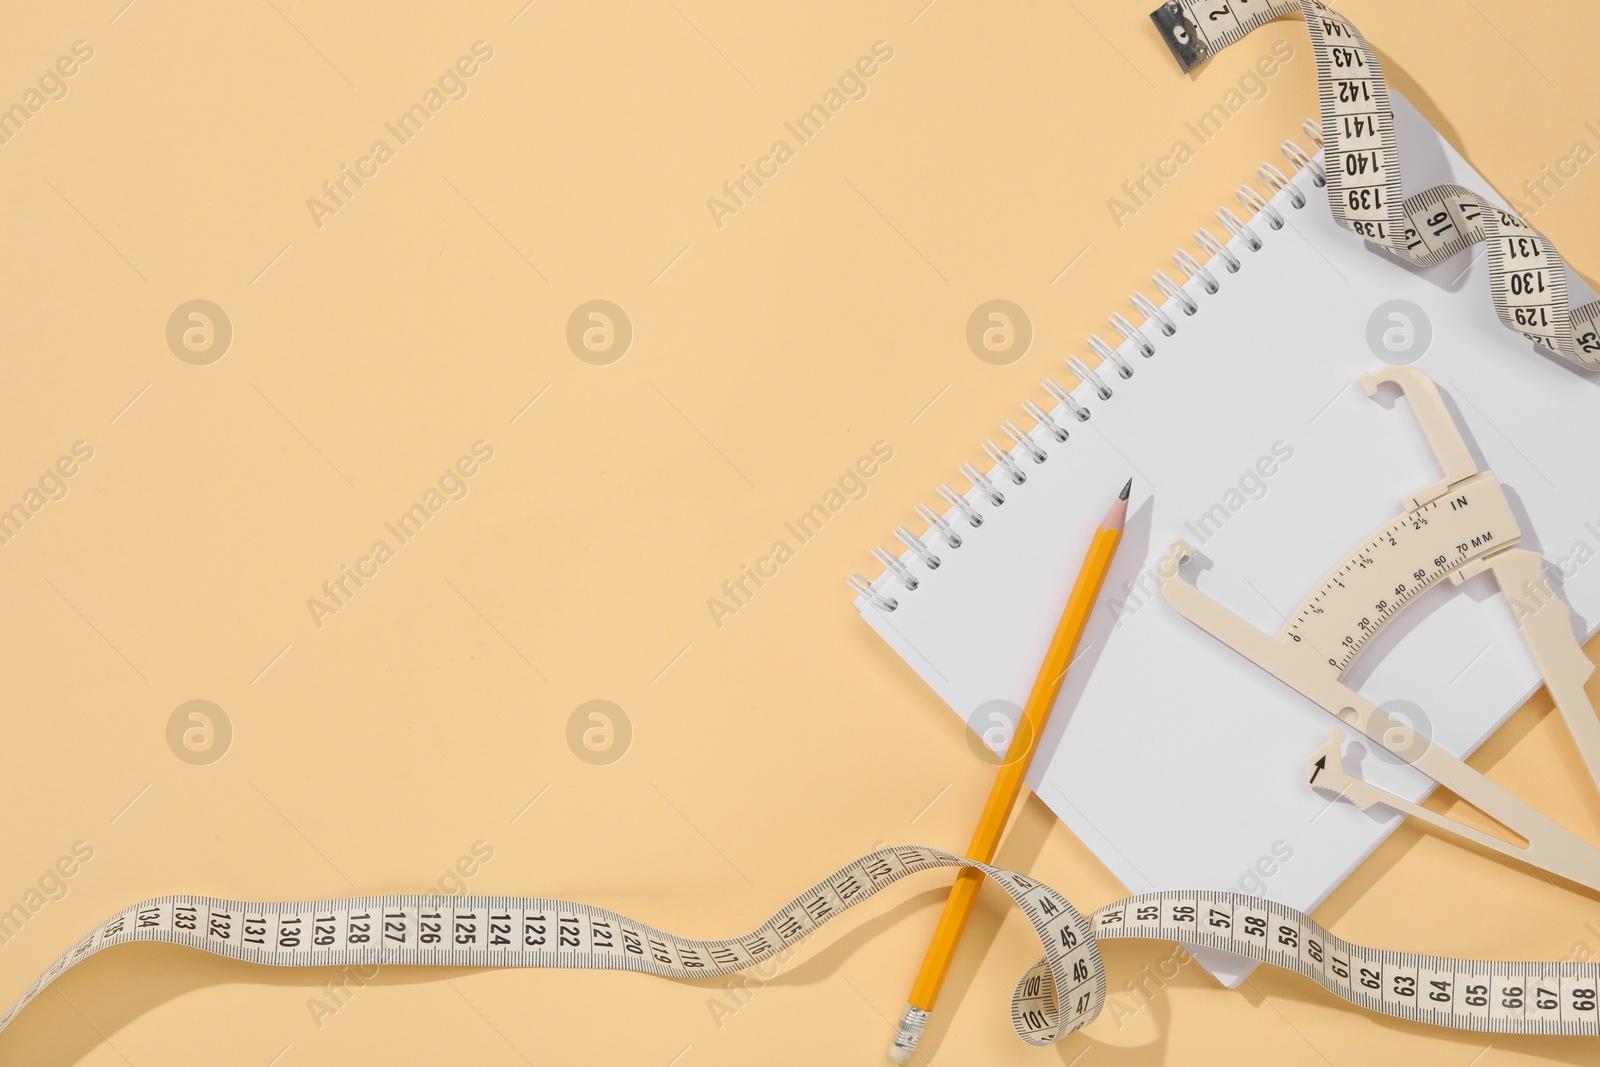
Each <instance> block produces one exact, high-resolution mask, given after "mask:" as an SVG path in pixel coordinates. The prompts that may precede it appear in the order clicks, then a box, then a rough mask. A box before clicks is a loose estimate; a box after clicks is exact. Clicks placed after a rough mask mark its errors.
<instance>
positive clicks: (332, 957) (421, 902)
mask: <svg viewBox="0 0 1600 1067" xmlns="http://www.w3.org/2000/svg"><path fill="white" fill-rule="evenodd" d="M940 867H971V868H974V869H976V870H979V871H982V872H983V873H984V874H985V875H986V876H988V878H989V880H990V881H992V882H994V883H995V884H996V885H998V886H999V887H1000V888H1001V889H1002V890H1004V891H1005V893H1006V895H1007V896H1009V897H1010V898H1011V899H1012V901H1013V902H1015V903H1016V905H1017V906H1018V907H1019V908H1021V909H1022V913H1023V915H1024V916H1026V918H1027V920H1028V922H1029V923H1030V924H1032V926H1033V929H1034V933H1035V934H1037V935H1038V938H1039V943H1040V945H1041V946H1042V947H1043V948H1044V956H1043V957H1041V958H1040V959H1039V960H1038V961H1037V962H1035V963H1034V964H1033V966H1031V967H1029V968H1028V970H1027V971H1026V972H1025V973H1024V974H1023V976H1022V979H1021V980H1020V981H1019V982H1018V983H1017V986H1016V989H1015V990H1014V991H1013V992H1012V994H1011V1025H1012V1026H1013V1027H1014V1028H1015V1030H1016V1032H1017V1035H1018V1036H1019V1037H1021V1038H1022V1040H1023V1041H1025V1042H1027V1043H1028V1044H1030V1045H1033V1046H1035V1047H1042V1046H1045V1045H1048V1044H1050V1043H1051V1042H1053V1041H1056V1040H1059V1039H1060V1038H1062V1037H1065V1036H1066V1035H1067V1034H1070V1033H1072V1032H1073V1031H1075V1030H1078V1029H1080V1028H1081V1027H1083V1026H1084V1025H1086V1024H1088V1023H1089V1022H1091V1021H1093V1019H1094V1018H1095V1016H1096V1015H1098V1014H1099V1012H1100V1009H1101V1007H1102V1005H1104V1003H1105V998H1106V973H1105V967H1104V965H1103V964H1102V963H1101V960H1100V949H1099V947H1098V943H1097V942H1098V941H1099V940H1100V939H1105V938H1150V939H1161V940H1171V941H1178V940H1181V941H1183V942H1185V943H1187V944H1190V945H1203V946H1205V947H1207V948H1214V949H1221V950H1222V951H1225V952H1233V953H1237V954H1238V955H1240V956H1245V957H1248V958H1250V959H1252V960H1256V961H1259V962H1262V963H1269V964H1271V965H1273V966H1275V967H1282V968H1283V969H1285V970H1290V971H1296V972H1298V973H1300V974H1303V975H1305V976H1306V977H1307V978H1310V979H1311V980H1312V981H1314V982H1317V983H1319V984H1320V985H1322V986H1323V988H1325V989H1327V990H1329V991H1330V992H1332V993H1334V994H1335V995H1337V996H1339V997H1342V998H1344V999H1345V1000H1348V1001H1349V1002H1351V1003H1352V1004H1356V1005H1359V1006H1360V1007H1363V1008H1366V1009H1367V1010H1369V1011H1373V1012H1377V1013H1379V1014H1382V1015H1391V1016H1394V1017H1395V1018H1397V1019H1411V1020H1415V1021H1418V1022H1425V1023H1433V1024H1435V1025H1439V1026H1449V1027H1454V1028H1456V1029H1462V1030H1480V1031H1485V1032H1491V1033H1500V1034H1567V1035H1600V1011H1597V1010H1596V1002H1597V994H1596V990H1597V989H1600V965H1596V964H1586V963H1501V962H1488V961H1483V960H1458V959H1447V958H1444V957H1439V956H1422V955H1418V954H1416V953H1410V952H1389V951H1383V950H1379V949H1370V948H1364V947H1362V946H1360V945H1354V944H1351V943H1350V942H1348V941H1345V940H1343V939H1342V938H1339V937H1335V936H1334V935H1332V934H1330V933H1328V931H1326V930H1325V929H1323V928H1322V927H1321V926H1320V925H1318V924H1317V923H1316V922H1314V921H1313V920H1311V919H1310V918H1308V917H1307V916H1305V915H1302V914H1301V913H1300V912H1298V911H1295V910H1294V909H1293V908H1288V907H1285V906H1283V905H1281V904H1277V903H1274V902H1273V901H1270V900H1264V899H1261V898H1258V897H1249V896H1244V895H1242V894H1240V893H1229V892H1210V891H1198V892H1196V891H1184V890H1173V891H1168V892H1161V893H1145V894H1142V895H1140V896H1135V897H1129V898H1128V899H1126V900H1120V901H1118V902H1116V903H1115V904H1108V905H1106V906H1105V907H1103V908H1101V909H1100V910H1099V911H1097V912H1095V913H1094V915H1093V916H1092V917H1091V918H1090V919H1088V920H1085V919H1084V917H1083V916H1082V915H1080V914H1079V913H1078V912H1077V911H1076V910H1075V909H1074V908H1073V907H1072V905H1071V903H1069V902H1068V901H1067V899H1066V897H1064V896H1062V895H1061V894H1060V893H1058V892H1056V891H1055V890H1054V889H1052V888H1050V887H1049V886H1048V885H1045V884H1044V883H1043V882H1040V881H1037V880H1035V879H1033V878H1029V877H1026V876H1024V875H1020V874H1017V873H1016V872H1015V871H1008V870H1005V869H1004V868H1001V867H992V866H989V865H988V864H984V863H977V862H975V861H973V860H969V859H966V858H964V857H961V856H956V855H952V854H951V853H948V852H941V851H940V850H938V849H934V848H924V847H921V846H916V845H897V846H893V847H890V848H882V849H878V850H877V851H876V852H871V853H869V854H867V855H865V856H862V857H861V858H860V859H858V860H855V861H854V862H853V863H850V864H848V865H846V866H844V867H842V868H840V869H839V870H838V871H835V872H834V873H833V874H831V875H829V876H828V877H827V878H824V879H823V880H822V881H820V882H818V883H817V884H816V885H814V886H812V887H811V888H810V889H808V890H806V891H805V892H803V893H801V894H800V895H799V896H797V897H795V898H794V899H793V900H791V901H790V902H789V903H788V904H787V905H786V906H785V907H783V908H782V909H781V910H779V911H778V912H777V914H775V915H773V916H772V917H771V918H770V919H768V920H767V921H766V922H764V923H762V924H761V925H760V926H758V927H756V929H755V930H753V931H751V932H750V933H748V934H745V935H743V936H742V937H733V938H727V939H723V940H699V939H695V938H686V937H679V936H677V935H676V934H669V933H667V932H666V931H664V930H658V929H657V928H655V927H653V926H648V925H646V924H644V923H641V922H637V921H635V920H634V919H631V918H629V917H628V916H626V915H623V914H620V913H619V912H615V911H611V910H609V909H606V908H597V907H594V906H592V905H589V904H578V903H574V902H572V901H569V900H550V899H545V898H542V897H440V896H409V895H407V896H378V897H359V898H355V899H349V900H320V901H306V902H302V903H276V904H251V903H243V902H240V901H236V900H220V899H217V898H215V897H196V896H172V897H157V898H156V899H154V900H147V901H145V902H144V903H142V904H135V905H134V906H133V907H131V908H127V909H125V910H124V911H121V912H119V913H118V914H117V915H115V916H113V917H112V918H111V919H110V920H108V921H106V922H104V923H102V924H101V925H100V926H99V927H98V928H96V929H95V930H94V932H92V933H91V934H89V936H88V937H85V938H83V939H82V940H81V941H79V942H78V943H77V944H76V945H74V946H73V947H72V948H71V949H69V950H68V951H67V952H66V953H64V954H63V955H62V956H61V958H60V959H58V960H56V961H55V962H54V963H53V964H51V965H50V967H49V969H48V970H46V971H45V972H44V973H43V974H41V975H40V976H39V977H38V978H37V979H35V980H34V982H33V984H32V985H31V986H29V987H28V991H27V992H26V993H25V994H24V995H23V997H22V999H21V1000H19V1001H18V1002H17V1003H16V1005H15V1006H14V1007H13V1008H12V1009H11V1010H10V1011H9V1012H7V1013H6V1015H5V1017H4V1018H0V1030H4V1029H5V1028H6V1027H7V1026H9V1025H10V1024H11V1021H12V1020H13V1019H15V1018H16V1017H17V1013H18V1012H20V1011H21V1010H22V1009H23V1008H25V1007H26V1006H27V1005H28V1004H29V1002H31V1001H32V1000H33V999H34V998H35V997H37V996H38V995H39V994H40V993H42V992H43V991H44V990H45V989H46V988H47V987H48V986H49V985H50V983H52V982H54V981H55V980H56V979H57V978H58V977H60V976H61V975H62V974H63V973H64V972H66V971H67V970H69V969H70V968H72V967H73V966H75V965H77V964H78V963H81V962H82V961H84V960H86V959H88V958H89V957H90V956H93V955H94V954H95V953H97V952H100V951H102V950H104V949H108V948H113V947H115V946H117V945H125V944H129V943H132V942H135V941H165V942H168V943H170V944H176V945H186V946H188V947H190V948H197V949H200V950H202V951H204V952H210V953H213V954H215V955H218V956H226V957H228V958H229V959H236V960H243V961H245V962H246V963H258V964H263V965H266V966H269V967H339V966H362V967H372V966H375V967H386V966H425V967H563V968H573V969H580V970H601V969H603V970H626V971H640V972H642V973H645V974H653V975H657V976H659V977H662V978H715V977H720V976H722V975H725V974H732V973H733V972H735V971H739V970H743V969H745V968H747V967H753V966H755V965H756V964H759V963H761V962H763V961H765V960H769V959H771V958H772V957H774V956H776V955H778V954H779V953H780V952H785V951H788V950H789V949H790V946H793V945H796V944H798V943H800V942H803V941H805V940H807V939H808V938H810V937H811V935H812V934H814V933H816V932H817V930H819V929H820V928H821V927H822V926H823V925H824V924H826V923H827V922H829V921H830V920H832V919H834V918H836V917H837V916H839V915H841V914H843V913H844V912H846V911H848V910H849V909H850V908H853V907H855V906H856V905H857V904H860V903H862V902H863V901H865V900H867V899H869V898H870V897H872V896H874V895H876V894H877V893H878V892H879V891H881V890H883V889H885V888H887V887H888V886H891V885H893V884H894V883H895V882H898V881H899V880H900V879H902V878H904V877H906V876H907V875H911V874H916V873H918V872H921V871H927V870H932V869H934V868H940ZM918 1036H920V1035H918Z"/></svg>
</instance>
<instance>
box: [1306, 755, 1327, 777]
mask: <svg viewBox="0 0 1600 1067" xmlns="http://www.w3.org/2000/svg"><path fill="white" fill-rule="evenodd" d="M1327 765H1328V757H1327V756H1318V757H1317V762H1316V763H1314V764H1312V766H1313V767H1315V768H1316V770H1314V771H1312V772H1311V781H1312V782H1315V781H1316V780H1317V775H1319V774H1321V773H1322V770H1323V768H1324V767H1326V766H1327ZM1307 784H1310V783H1307Z"/></svg>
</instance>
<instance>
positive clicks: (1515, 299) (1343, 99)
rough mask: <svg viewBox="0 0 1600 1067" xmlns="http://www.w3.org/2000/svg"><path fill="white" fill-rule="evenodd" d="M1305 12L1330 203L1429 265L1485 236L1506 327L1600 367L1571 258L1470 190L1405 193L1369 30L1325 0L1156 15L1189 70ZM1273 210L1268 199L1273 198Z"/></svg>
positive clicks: (1247, 1) (1251, 1)
mask: <svg viewBox="0 0 1600 1067" xmlns="http://www.w3.org/2000/svg"><path fill="white" fill-rule="evenodd" d="M1291 13H1296V14H1302V13H1303V14H1304V15H1305V20H1306V27H1307V29H1309V30H1310V33H1311V50H1312V52H1313V54H1314V55H1315V56H1316V60H1317V98H1318V101H1319V104H1320V107H1321V113H1322V141H1323V149H1324V151H1325V152H1326V175H1325V177H1326V182H1327V188H1328V206H1329V207H1330V208H1331V209H1332V210H1333V217H1334V220H1335V221H1336V222H1338V224H1339V225H1340V226H1343V227H1344V228H1345V229H1347V230H1349V231H1351V232H1352V233H1356V234H1359V235H1360V236H1362V237H1364V238H1366V239H1367V240H1368V241H1371V242H1373V243H1374V244H1377V245H1381V246H1382V247H1384V248H1387V249H1388V250H1389V251H1391V252H1393V253H1395V254H1396V255H1399V256H1403V257H1404V258H1405V259H1407V260H1409V261H1411V262H1412V263H1416V264H1418V265H1419V266H1428V265H1430V264H1434V263H1438V262H1439V261H1441V260H1444V259H1448V258H1450V257H1451V256H1453V255H1455V254H1456V253H1457V252H1461V251H1463V250H1465V249H1467V248H1471V247H1472V246H1473V245H1476V244H1477V243H1478V242H1480V241H1482V242H1485V247H1486V250H1487V252H1488V260H1489V292H1490V295H1491V297H1492V298H1493V300H1494V309H1495V314H1497V315H1498V316H1499V317H1500V321H1501V322H1502V323H1504V324H1505V326H1506V327H1507V328H1508V329H1511V330H1515V331H1516V332H1518V333H1520V334H1522V335H1523V336H1524V337H1527V338H1528V339H1529V340H1532V341H1535V342H1537V343H1538V344H1541V345H1544V346H1545V347H1547V348H1549V349H1551V350H1553V351H1555V352H1559V353H1560V354H1561V355H1563V356H1565V357H1566V358H1567V359H1570V360H1572V361H1573V362H1574V363H1577V364H1578V365H1579V366H1582V367H1584V368H1586V369H1588V370H1600V301H1594V302H1592V303H1589V304H1585V305H1583V306H1582V307H1578V308H1574V307H1572V306H1571V305H1570V303H1569V301H1568V299H1567V276H1566V268H1565V266H1564V264H1563V262H1562V259H1561V255H1560V253H1558V252H1557V251H1556V247H1555V245H1553V244H1551V243H1550V241H1549V239H1548V238H1546V237H1545V236H1544V234H1542V233H1540V232H1539V231H1538V230H1536V229H1534V228H1533V227H1532V226H1529V225H1528V224H1527V223H1525V222H1523V221H1522V220H1521V219H1519V218H1517V217H1516V216H1515V215H1512V214H1510V213H1509V212H1506V211H1503V210H1501V209H1500V208H1499V207H1497V206H1495V205H1494V204H1492V203H1490V202H1489V201H1488V200H1486V199H1485V198H1483V197H1482V196H1480V195H1478V193H1476V192H1474V191H1473V190H1471V189H1467V188H1465V187H1463V186H1459V185H1436V186H1434V187H1433V188H1431V189H1425V190H1423V191H1422V192H1419V193H1416V194H1414V195H1412V196H1409V197H1406V196H1403V194H1402V192H1401V183H1400V152H1399V147H1398V145H1397V144H1396V142H1395V132H1394V113H1393V112H1392V111H1391V110H1390V108H1389V90H1388V87H1387V85H1386V84H1385V83H1384V80H1383V69H1382V67H1381V66H1380V65H1379V63H1378V57H1377V56H1376V55H1375V54H1374V53H1373V51H1372V48H1371V47H1370V46H1369V45H1368V44H1367V40H1366V38H1365V37H1363V36H1362V35H1361V31H1360V30H1358V29H1356V27H1355V25H1354V24H1353V23H1352V22H1351V21H1350V20H1349V19H1347V18H1345V17H1344V16H1343V15H1340V14H1338V13H1337V12H1334V11H1333V10H1331V9H1329V8H1328V7H1326V6H1324V5H1323V4H1321V3H1318V2H1317V0H1169V2H1168V3H1165V4H1163V5H1161V7H1159V8H1157V9H1156V10H1155V11H1153V12H1151V13H1150V18H1151V20H1152V21H1154V22H1155V24H1156V26H1157V28H1158V29H1160V31H1161V36H1162V39H1163V40H1165V41H1166V42H1167V46H1168V47H1169V48H1171V49H1172V54H1173V56H1174V57H1176V58H1177V60H1178V65H1179V66H1180V67H1182V68H1183V69H1184V70H1185V71H1189V70H1191V69H1192V68H1194V67H1196V66H1198V65H1199V64H1201V63H1203V62H1205V61H1206V60H1207V59H1210V58H1211V57H1212V56H1214V55H1216V54H1217V53H1218V52H1220V51H1222V50H1223V49H1224V48H1227V47H1228V46H1229V45H1231V44H1234V43H1235V42H1237V41H1239V40H1241V39H1243V38H1244V37H1245V36H1246V35H1247V34H1249V33H1250V31H1251V30H1254V29H1255V28H1256V27H1258V26H1260V25H1262V24H1263V23H1265V22H1268V21H1270V20H1271V19H1275V18H1278V17H1279V16H1281V15H1288V14H1291ZM1269 210H1270V205H1269Z"/></svg>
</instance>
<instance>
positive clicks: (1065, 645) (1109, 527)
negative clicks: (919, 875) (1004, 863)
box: [889, 479, 1133, 1064]
mask: <svg viewBox="0 0 1600 1067" xmlns="http://www.w3.org/2000/svg"><path fill="white" fill-rule="evenodd" d="M1132 489H1133V481H1132V479H1129V481H1128V484H1127V485H1125V486H1123V487H1122V493H1121V494H1120V495H1119V496H1118V497H1117V500H1116V503H1114V504H1112V505H1111V510H1110V511H1108V512H1106V517H1105V519H1103V520H1102V521H1101V523H1100V528H1099V529H1098V530H1096V531H1095V534H1094V540H1093V541H1091V542H1090V543H1089V553H1088V555H1086V556H1085V557H1084V560H1083V567H1082V568H1081V569H1080V570H1079V571H1078V580H1077V581H1076V582H1075V583H1074V584H1073V586H1072V594H1071V595H1070V596H1069V597H1067V606H1066V609H1065V610H1064V611H1063V612H1062V613H1061V624H1060V625H1059V626H1057V627H1056V635H1055V637H1053V638H1051V640H1050V650H1049V651H1048V652H1046V653H1045V656H1044V663H1043V664H1041V665H1040V667H1039V677H1038V678H1037V679H1036V680H1035V681H1034V683H1033V690H1032V692H1030V693H1029V694H1028V703H1027V705H1026V706H1024V707H1023V709H1022V716H1023V721H1022V722H1019V723H1018V724H1017V728H1016V730H1015V731H1014V732H1013V735H1012V744H1013V745H1018V744H1020V745H1022V746H1023V749H1022V751H1021V752H1020V753H1017V752H1009V751H1008V752H1007V753H1006V757H1005V760H1004V761H1003V762H1002V763H1001V766H1000V773H999V774H998V775H996V776H995V780H994V788H993V789H991V790H990V791H989V800H988V802H987V803H985V804H984V806H983V814H982V815H981V816H980V817H979V819H978V828H977V829H976V830H975V831H973V834H972V843H971V844H970V845H968V846H967V858H968V859H975V860H978V861H979V862H981V863H991V862H993V861H994V854H995V851H996V849H998V848H999V847H1000V835H1001V834H1002V833H1004V832H1005V828H1006V823H1007V821H1009V819H1010V818H1011V809H1012V807H1013V806H1015V804H1016V802H1017V796H1018V794H1020V793H1021V792H1022V779H1023V777H1024V776H1026V775H1027V773H1028V764H1029V763H1031V762H1033V753H1034V749H1035V748H1036V747H1037V745H1038V743H1039V738H1040V736H1041V735H1043V733H1044V725H1045V720H1046V719H1048V718H1049V717H1050V709H1051V708H1052V707H1054V705H1055V702H1056V696H1057V695H1058V694H1059V693H1060V692H1061V680H1062V679H1063V678H1065V677H1066V674H1067V667H1068V665H1070V664H1071V663H1072V656H1073V653H1074V652H1075V651H1077V648H1078V640H1079V639H1080V638H1081V637H1083V631H1084V630H1085V629H1086V628H1087V627H1088V625H1089V615H1090V612H1092V611H1093V610H1094V603H1095V600H1096V599H1098V598H1099V596H1100V586H1101V585H1102V584H1103V583H1104V582H1105V580H1106V574H1107V572H1109V571H1110V570H1111V561H1112V560H1113V559H1114V558H1115V557H1116V554H1117V545H1118V544H1119V543H1120V542H1121V541H1122V526H1123V523H1124V522H1125V521H1126V520H1127V516H1128V493H1129V492H1130V491H1131V490H1132ZM982 884H983V875H981V874H979V873H978V872H977V871H974V870H971V869H970V868H964V869H963V870H962V871H961V873H960V874H958V875H956V882H955V885H953V886H952V887H951V888H950V896H949V897H948V898H947V899H946V900H945V904H944V913H943V914H942V915H940V916H939V926H938V928H937V929H935V930H934V932H933V943H932V944H930V945H929V946H928V954H927V956H925V957H924V958H923V960H922V969H921V970H920V971H918V972H917V981H916V984H915V985H913V986H912V987H911V996H910V998H909V1003H907V1005H906V1014H905V1018H903V1019H902V1020H901V1021H900V1030H899V1032H898V1033H897V1034H895V1039H894V1043H893V1044H891V1045H890V1046H889V1058H890V1059H891V1060H893V1061H894V1062H895V1063H899V1064H906V1063H910V1062H911V1055H912V1053H914V1052H915V1051H916V1050H917V1043H918V1042H919V1041H921V1040H922V1031H923V1028H924V1026H926V1025H927V1021H928V1013H929V1012H931V1011H932V1010H933V1004H934V1001H936V1000H937V999H938V998H939V987H940V986H942V985H944V978H945V975H946V974H947V973H949V970H950V961H951V960H952V959H954V958H955V953H956V945H958V944H959V943H960V942H961V932H962V931H963V930H965V929H966V926H967V920H968V919H969V918H971V916H972V906H973V904H974V903H975V902H976V901H977V899H978V888H979V887H980V886H981V885H982Z"/></svg>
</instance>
